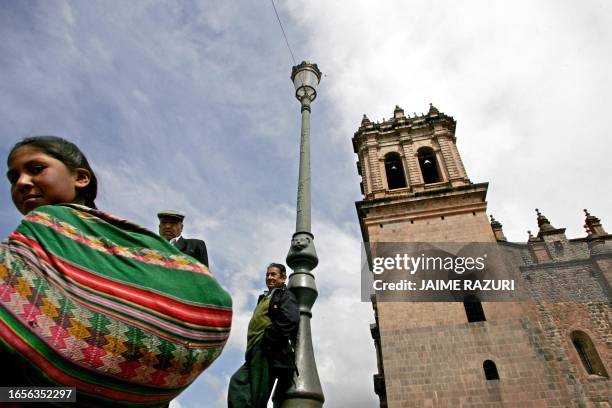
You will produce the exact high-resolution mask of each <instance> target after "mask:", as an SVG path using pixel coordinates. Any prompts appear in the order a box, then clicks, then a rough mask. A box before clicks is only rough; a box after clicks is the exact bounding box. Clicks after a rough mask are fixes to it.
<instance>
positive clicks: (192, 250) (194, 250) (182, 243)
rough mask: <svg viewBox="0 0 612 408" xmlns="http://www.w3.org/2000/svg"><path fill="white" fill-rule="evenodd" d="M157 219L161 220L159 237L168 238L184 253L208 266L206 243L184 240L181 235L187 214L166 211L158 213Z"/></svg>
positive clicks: (199, 240) (190, 239) (196, 240)
mask: <svg viewBox="0 0 612 408" xmlns="http://www.w3.org/2000/svg"><path fill="white" fill-rule="evenodd" d="M157 218H159V235H161V236H162V237H164V238H166V239H167V240H168V241H169V242H170V243H171V244H172V245H174V246H175V247H176V248H177V249H178V250H179V251H181V252H182V253H184V254H186V255H189V256H191V257H193V258H195V259H197V260H198V261H200V262H201V263H203V264H204V265H206V266H208V253H207V251H206V244H205V243H204V241H202V240H201V239H192V238H183V237H182V235H181V234H182V233H183V220H184V219H185V214H182V213H180V212H178V211H174V210H166V211H160V212H159V213H157Z"/></svg>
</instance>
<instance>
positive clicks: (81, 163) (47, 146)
mask: <svg viewBox="0 0 612 408" xmlns="http://www.w3.org/2000/svg"><path fill="white" fill-rule="evenodd" d="M23 146H31V147H33V148H35V149H37V150H40V151H41V152H43V153H45V154H48V155H49V156H51V157H53V158H55V159H57V160H59V161H61V162H62V163H64V165H65V166H66V167H67V168H68V169H69V170H70V171H76V169H85V170H87V171H89V173H90V175H91V176H90V181H89V184H88V185H87V186H86V187H84V188H82V189H79V190H77V198H78V199H79V200H80V201H82V202H83V204H85V205H86V206H88V207H91V208H96V204H95V203H94V200H95V199H96V195H97V194H98V179H97V178H96V175H95V173H94V172H93V170H92V168H91V166H90V165H89V162H88V161H87V158H86V157H85V155H84V154H83V152H81V150H79V148H78V147H77V146H76V145H75V144H74V143H71V142H69V141H67V140H64V139H62V138H61V137H57V136H32V137H26V138H25V139H23V140H21V141H19V142H17V143H16V144H15V146H13V148H12V149H11V151H10V153H9V155H8V159H7V162H8V161H10V160H11V156H12V155H13V153H15V151H16V150H17V149H19V148H20V147H23Z"/></svg>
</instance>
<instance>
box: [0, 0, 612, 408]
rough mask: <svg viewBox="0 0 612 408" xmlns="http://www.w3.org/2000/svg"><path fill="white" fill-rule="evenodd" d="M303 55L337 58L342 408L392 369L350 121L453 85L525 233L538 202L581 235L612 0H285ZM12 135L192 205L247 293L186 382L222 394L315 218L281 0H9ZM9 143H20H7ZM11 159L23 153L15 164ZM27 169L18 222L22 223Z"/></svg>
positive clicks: (157, 199)
mask: <svg viewBox="0 0 612 408" xmlns="http://www.w3.org/2000/svg"><path fill="white" fill-rule="evenodd" d="M276 5H277V9H278V13H279V16H280V18H281V20H282V22H283V24H284V28H285V32H286V34H287V39H288V41H289V43H290V45H291V48H292V50H293V53H294V55H295V59H296V62H297V63H299V62H300V61H302V60H308V61H311V62H314V63H317V64H318V66H319V68H320V69H321V71H322V72H323V74H324V76H323V78H322V80H321V83H320V86H319V90H318V97H317V99H316V101H315V102H314V103H313V106H312V116H311V121H312V122H311V138H312V153H311V154H312V216H313V221H312V228H313V233H314V236H315V243H316V249H317V253H318V256H319V266H318V267H317V268H316V269H315V270H314V274H315V277H316V282H317V286H318V289H319V298H318V300H317V302H316V303H315V305H314V308H313V319H312V331H313V339H314V340H313V343H314V349H315V354H316V358H317V364H318V370H319V376H320V378H321V383H322V386H323V391H324V393H325V398H326V404H325V406H326V407H330V408H336V407H337V408H340V407H348V406H350V407H356V408H360V407H371V406H375V405H376V402H377V397H376V395H375V394H374V388H373V382H372V375H373V374H374V373H375V372H376V371H377V369H376V359H375V353H374V345H373V340H372V339H371V336H370V330H369V324H370V323H372V322H373V321H374V315H373V312H372V308H371V305H370V304H368V303H362V302H360V288H359V285H360V278H359V273H360V272H359V271H360V260H359V257H360V242H361V235H360V231H359V224H358V221H357V216H356V211H355V205H354V203H355V201H359V200H360V199H361V198H362V197H361V194H360V191H359V182H360V177H359V176H358V174H357V171H356V166H355V161H356V160H357V157H356V155H355V154H354V153H353V150H352V145H351V138H352V136H353V134H354V132H355V131H356V130H357V129H358V127H359V124H360V122H361V118H362V115H363V114H367V115H368V117H369V118H370V120H372V121H382V120H383V119H385V118H387V119H388V118H389V117H391V116H392V114H393V109H394V107H395V105H399V106H400V107H402V108H404V110H405V111H406V113H407V114H410V115H411V116H412V115H413V113H414V112H416V113H418V114H420V113H422V112H427V110H428V108H429V103H433V104H434V105H435V106H436V107H437V108H438V109H439V110H440V111H441V112H444V113H445V114H447V115H450V116H453V117H454V118H455V119H456V120H457V131H456V137H457V146H458V149H459V152H460V154H461V156H462V159H463V163H464V165H465V167H466V170H467V173H468V176H469V177H470V179H471V180H472V181H473V182H485V181H486V182H489V183H490V184H489V192H488V196H487V201H488V213H489V214H493V215H494V216H495V218H496V219H497V220H498V221H500V222H501V223H502V224H503V226H504V232H505V234H506V236H507V237H508V239H509V240H510V241H525V240H526V238H527V232H526V231H527V230H532V231H534V233H535V232H537V223H536V215H535V211H534V209H535V208H536V207H537V208H539V209H540V210H541V211H542V213H543V214H544V215H546V216H547V217H548V219H549V220H550V221H551V223H552V224H553V225H554V226H555V227H557V228H567V235H568V237H569V238H577V237H584V236H585V232H584V230H583V228H582V225H583V224H584V214H583V212H582V209H583V208H588V209H589V210H590V212H591V213H592V214H594V215H596V216H598V217H599V218H600V219H601V220H602V223H603V225H604V228H607V229H608V231H610V230H612V214H611V211H610V209H611V208H612V194H611V192H610V185H612V183H611V181H612V180H611V174H612V166H610V164H609V162H608V159H609V158H610V157H611V155H612V149H611V144H610V142H609V140H608V138H609V137H612V134H611V132H610V129H612V115H611V114H610V112H611V110H612V109H611V108H612V79H611V75H610V72H612V47H610V44H612V3H611V2H609V1H605V0H604V1H596V0H585V1H581V2H576V1H559V0H554V1H552V0H551V1H533V0H530V1H513V2H508V1H498V0H492V1H488V2H482V1H471V0H464V1H460V2H459V1H442V0H429V1H405V0H404V1H383V0H381V1H377V2H371V1H351V2H346V1H330V0H327V1H322V0H320V1H316V0H310V1H306V0H294V1H280V0H277V1H276ZM0 38H2V41H0V155H1V156H2V157H4V158H6V156H7V154H8V151H9V150H10V148H11V146H12V145H13V144H14V143H15V142H17V141H18V140H19V139H21V138H23V137H25V136H28V135H41V134H51V135H58V136H63V137H65V138H67V139H69V140H71V141H73V142H75V143H76V144H77V145H78V146H79V147H80V148H81V149H82V150H83V151H84V152H85V154H86V155H87V156H88V159H89V161H90V163H91V165H92V167H93V168H94V170H95V172H96V175H97V176H98V179H99V183H100V189H99V193H98V199H97V205H98V207H99V208H101V209H103V210H105V211H108V212H111V213H113V214H116V215H118V216H121V217H124V218H127V219H130V220H132V221H135V222H137V223H139V224H141V225H143V226H146V227H148V228H150V229H152V230H154V231H156V230H157V218H156V213H157V212H158V211H159V210H162V209H168V208H171V209H177V210H181V211H183V212H185V213H186V214H187V218H186V220H185V231H184V235H185V236H187V237H193V238H201V239H204V240H205V241H206V244H207V246H208V250H209V258H210V260H211V270H212V272H213V273H214V274H215V276H216V277H217V278H218V279H219V281H220V282H221V283H222V284H223V286H224V287H225V288H226V289H227V290H228V291H229V292H230V293H231V294H232V297H233V301H234V322H233V326H232V332H231V335H230V339H229V341H228V344H227V345H226V348H225V350H224V352H223V354H222V355H221V357H220V358H219V359H218V360H217V361H216V362H215V363H214V364H213V366H212V367H211V368H209V369H208V370H207V371H206V372H205V373H204V374H203V375H201V376H200V377H199V378H198V379H197V380H196V381H195V382H194V383H193V384H192V385H191V386H190V387H189V388H188V389H187V390H186V391H185V392H184V393H183V394H181V396H180V397H179V398H178V400H176V401H175V402H173V404H172V406H173V407H175V408H177V407H180V408H191V407H202V406H210V407H223V406H225V398H226V389H227V384H228V381H229V377H230V376H231V374H232V373H233V372H234V371H235V370H236V369H237V368H238V367H239V366H240V365H241V364H242V360H243V354H244V348H245V345H246V325H247V323H248V319H249V318H250V315H251V312H252V309H253V307H254V305H255V302H256V298H257V295H258V294H259V293H260V292H261V290H263V289H264V288H265V285H264V273H265V266H266V265H267V264H268V263H270V262H273V261H275V262H283V263H284V259H285V257H286V255H287V252H288V249H289V244H290V240H291V235H292V233H293V232H294V229H295V201H296V185H297V170H298V160H299V136H300V113H299V102H298V101H297V100H296V99H295V97H294V88H293V84H292V83H291V80H290V78H289V76H290V73H291V67H292V66H293V65H294V62H293V61H292V57H291V54H290V52H289V50H288V48H287V45H286V44H285V40H284V38H283V36H282V32H281V29H280V27H279V25H278V22H277V20H276V15H275V14H274V10H273V8H272V4H271V2H269V1H263V0H262V1H233V2H227V1H176V2H163V1H143V0H135V1H130V2H125V1H119V0H114V1H113V0H107V1H87V2H84V1H81V2H77V1H70V2H68V1H59V0H48V1H42V0H32V1H28V2H20V1H5V2H3V3H2V7H0ZM3 160H4V162H5V159H3ZM3 166H4V168H5V169H6V164H3ZM19 220H20V214H19V213H18V212H17V211H16V210H15V208H14V207H13V205H12V203H11V200H10V194H9V186H8V183H5V186H4V188H1V189H0V235H1V236H2V237H6V236H7V235H8V234H9V233H10V231H11V230H12V229H13V228H14V227H15V226H16V225H17V224H18V223H19Z"/></svg>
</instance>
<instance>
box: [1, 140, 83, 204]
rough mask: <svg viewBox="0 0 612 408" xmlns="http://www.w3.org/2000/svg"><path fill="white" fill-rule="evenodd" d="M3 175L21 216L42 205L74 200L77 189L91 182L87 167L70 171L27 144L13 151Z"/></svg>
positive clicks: (57, 161) (58, 161) (59, 162)
mask: <svg viewBox="0 0 612 408" xmlns="http://www.w3.org/2000/svg"><path fill="white" fill-rule="evenodd" d="M6 176H7V177H8V179H9V182H10V183H11V197H12V198H13V203H14V204H15V207H17V210H19V212H20V213H22V214H24V215H25V214H27V213H28V212H30V211H32V210H33V209H35V208H37V207H40V206H41V205H46V204H59V203H72V202H74V201H75V200H76V198H77V190H78V189H80V188H83V187H86V186H87V185H88V184H89V181H90V174H89V172H88V171H87V170H85V169H76V170H75V171H71V170H70V169H69V168H68V167H66V165H65V164H64V163H63V162H61V161H60V160H57V159H56V158H54V157H52V156H49V155H48V154H46V153H43V152H42V151H40V150H38V149H37V148H35V147H31V146H28V145H25V146H22V147H19V148H18V149H17V150H15V151H14V152H13V154H12V156H11V157H10V160H9V162H8V171H7V173H6Z"/></svg>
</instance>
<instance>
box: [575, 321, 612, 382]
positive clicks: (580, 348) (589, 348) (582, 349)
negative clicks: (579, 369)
mask: <svg viewBox="0 0 612 408" xmlns="http://www.w3.org/2000/svg"><path fill="white" fill-rule="evenodd" d="M570 338H571V339H572V343H573V344H574V347H575V348H576V352H577V353H578V356H579V357H580V360H581V361H582V365H583V366H584V369H585V370H586V372H587V373H589V374H596V375H601V376H602V377H608V373H607V372H606V369H605V367H604V365H603V363H602V362H601V359H600V358H599V354H597V350H596V349H595V346H594V345H593V342H592V341H591V339H590V338H589V336H588V335H587V334H586V333H585V332H582V331H579V330H577V331H574V332H572V334H571V335H570Z"/></svg>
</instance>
